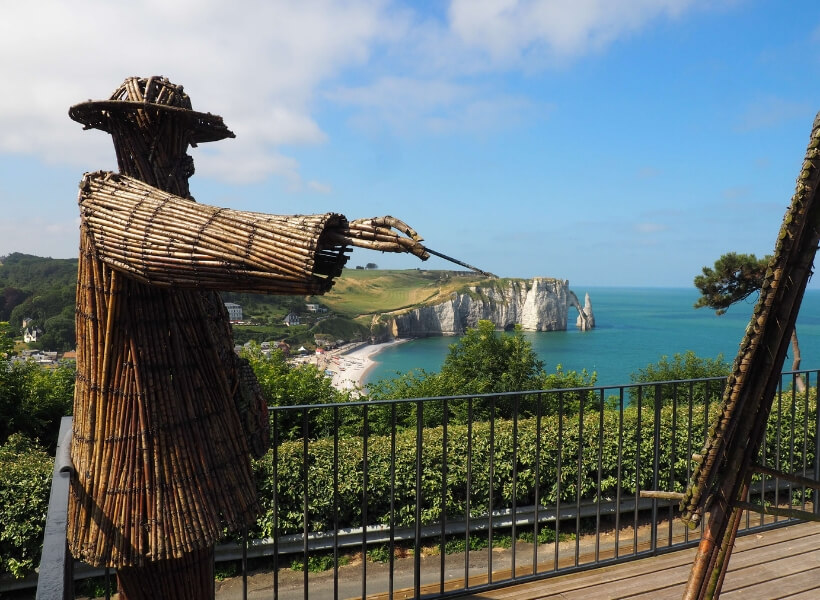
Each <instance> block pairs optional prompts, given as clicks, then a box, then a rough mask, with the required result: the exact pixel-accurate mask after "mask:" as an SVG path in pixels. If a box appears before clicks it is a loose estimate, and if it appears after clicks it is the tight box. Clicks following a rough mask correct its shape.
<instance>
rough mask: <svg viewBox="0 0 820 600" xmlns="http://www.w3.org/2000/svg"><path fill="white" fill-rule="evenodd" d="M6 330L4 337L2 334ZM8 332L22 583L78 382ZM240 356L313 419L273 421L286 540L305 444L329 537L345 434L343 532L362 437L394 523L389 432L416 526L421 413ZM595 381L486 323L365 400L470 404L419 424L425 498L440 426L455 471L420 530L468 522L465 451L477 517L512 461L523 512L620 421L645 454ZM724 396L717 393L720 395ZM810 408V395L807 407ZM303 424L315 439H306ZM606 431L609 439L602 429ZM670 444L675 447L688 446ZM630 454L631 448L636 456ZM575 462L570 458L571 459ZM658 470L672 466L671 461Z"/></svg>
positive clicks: (572, 482)
mask: <svg viewBox="0 0 820 600" xmlns="http://www.w3.org/2000/svg"><path fill="white" fill-rule="evenodd" d="M8 329H9V328H8V326H5V330H6V331H7V330H8ZM2 330H3V328H0V340H2V341H0V357H2V358H0V377H2V382H0V412H1V413H2V417H3V419H2V423H3V425H4V429H3V430H2V434H1V435H0V473H2V475H1V476H0V502H1V503H0V513H2V514H0V523H2V525H0V552H2V562H0V566H2V571H4V572H7V573H11V574H13V575H15V576H22V575H24V574H25V573H27V572H29V571H30V570H31V568H32V567H33V566H34V565H36V564H37V561H38V560H39V558H38V552H39V545H40V544H41V543H42V535H43V527H44V523H45V506H46V504H47V501H48V490H49V486H50V477H51V468H52V464H53V459H52V458H51V457H52V456H53V453H54V446H55V445H56V434H57V424H58V422H59V417H61V416H63V415H64V414H70V412H71V399H72V395H73V382H74V372H73V368H72V367H71V366H69V365H66V366H62V367H59V368H58V369H54V370H44V369H40V368H38V367H35V366H34V365H27V364H25V363H23V364H21V365H19V366H18V365H15V366H12V365H11V364H10V362H9V360H8V359H9V356H10V354H11V353H12V352H13V350H11V346H10V344H9V341H8V340H9V339H10V338H9V337H8V335H3V334H2ZM245 356H246V357H247V358H248V360H249V361H250V363H251V365H252V367H253V369H254V371H255V372H256V375H257V378H258V379H259V382H260V385H261V387H262V390H263V392H264V394H265V395H266V397H267V399H268V402H269V403H270V405H272V406H296V405H306V406H310V407H311V408H310V409H303V410H299V411H276V412H277V414H276V415H275V416H274V423H275V425H276V428H275V436H276V441H277V447H276V456H277V465H278V474H277V477H278V479H279V484H278V488H279V490H280V495H279V503H280V504H279V511H280V512H279V523H280V528H279V533H287V532H291V531H293V528H294V527H296V526H297V525H296V523H297V520H298V519H299V517H297V515H300V514H301V512H300V511H301V506H302V504H301V503H302V502H303V497H302V495H301V494H302V490H301V487H300V486H301V485H302V482H303V481H304V479H303V478H304V473H303V472H302V471H301V467H300V466H299V465H300V463H301V456H302V455H301V453H302V452H303V449H304V442H303V441H302V440H303V439H304V438H305V437H307V438H308V442H307V444H308V453H309V455H310V464H311V465H312V466H311V473H310V486H311V491H310V494H311V503H310V507H309V512H310V515H311V518H312V519H314V520H313V521H312V523H311V529H313V530H318V529H319V528H322V527H325V526H327V522H326V521H327V515H328V514H329V513H328V512H327V510H326V509H327V506H326V504H327V502H328V497H327V494H329V493H330V492H329V491H328V490H331V489H332V487H331V485H330V483H329V481H330V480H329V479H328V478H330V477H332V476H333V469H332V468H331V467H332V464H331V463H329V462H328V461H330V460H331V459H332V458H331V457H332V447H333V435H334V432H337V431H338V433H339V438H338V445H339V452H340V456H341V457H346V458H344V460H341V461H340V464H339V465H337V474H338V477H339V480H340V481H342V480H344V484H343V494H342V497H341V498H340V502H342V505H341V506H340V510H343V512H342V514H343V515H346V517H345V518H346V519H348V521H350V520H353V521H354V522H355V519H356V517H357V514H358V513H357V511H359V510H360V509H361V497H362V496H361V494H362V492H363V491H364V487H363V486H364V483H363V481H364V479H363V478H362V477H363V474H362V471H361V470H362V462H361V460H360V457H361V452H362V447H363V446H362V445H363V443H364V440H365V438H366V439H367V444H368V465H369V466H368V476H367V481H368V483H367V492H368V495H369V497H370V498H371V499H373V502H374V505H373V507H368V511H369V512H368V514H369V515H370V518H371V519H372V520H373V522H376V521H379V522H383V521H384V519H386V518H387V516H386V513H385V510H386V509H385V506H383V505H382V504H380V502H381V500H379V498H383V497H385V496H384V486H385V485H387V483H386V482H388V481H389V473H390V468H391V467H390V445H391V440H392V433H391V432H392V431H393V427H394V424H395V431H396V433H395V440H396V448H397V450H396V452H397V454H396V457H395V475H396V482H397V486H398V487H399V488H400V489H401V491H400V493H399V494H398V496H397V504H396V511H397V513H396V514H398V515H400V518H401V519H402V522H409V521H408V519H410V518H411V515H412V514H414V512H413V511H414V509H413V506H414V503H415V502H416V499H415V496H414V494H412V493H411V492H410V491H408V490H412V489H413V481H415V470H414V469H415V464H416V463H415V461H416V456H415V452H416V450H415V439H416V435H417V424H418V422H417V416H418V411H419V410H420V406H421V403H420V402H419V401H404V402H401V403H398V404H395V405H386V404H382V403H378V402H352V401H353V400H354V399H355V398H354V397H353V396H352V395H351V393H350V392H348V391H341V390H338V389H335V388H333V387H332V386H331V385H330V382H329V380H328V378H327V377H325V375H324V373H322V372H321V371H320V370H319V369H317V368H316V367H315V366H314V365H310V364H301V365H296V366H293V365H290V364H288V362H287V361H286V360H285V357H284V355H282V354H281V353H280V352H276V351H274V352H272V353H271V354H270V355H269V356H266V355H263V354H262V352H261V350H260V348H259V347H257V346H255V345H251V346H250V348H249V349H248V350H246V352H245ZM719 372H720V364H718V363H715V362H714V361H711V360H708V359H707V360H701V359H698V358H697V357H696V356H694V355H691V356H690V355H685V356H678V355H676V356H674V357H673V358H671V359H667V358H665V357H664V358H662V359H661V361H659V362H658V363H657V364H654V365H647V367H646V368H645V369H642V370H641V371H640V372H639V373H636V374H633V380H634V381H651V380H653V378H656V377H657V378H661V379H664V380H665V379H667V378H672V377H674V378H677V377H688V376H698V377H700V376H704V375H708V374H718V373H719ZM594 383H595V376H594V374H588V373H586V372H580V373H578V372H573V371H570V372H565V371H563V370H562V369H561V368H560V367H558V368H557V369H556V371H555V372H554V373H546V372H545V371H544V369H543V364H542V363H541V361H540V360H538V358H537V356H536V355H535V354H534V353H533V351H532V348H531V347H530V345H529V342H528V341H527V340H526V338H524V337H523V336H522V335H521V332H520V331H512V332H498V331H494V330H493V328H492V327H491V325H489V324H485V323H482V324H480V326H479V327H478V328H476V329H474V330H470V331H469V332H468V334H467V335H466V336H464V337H463V338H461V339H460V340H459V341H457V342H455V343H454V344H453V345H452V346H451V349H450V353H449V354H448V356H447V359H446V360H445V363H444V364H443V366H442V369H441V371H439V372H435V373H425V372H423V371H417V372H411V373H407V374H397V376H396V377H395V378H392V379H388V380H385V381H380V382H375V383H374V384H372V385H371V386H369V389H368V391H369V393H370V395H369V396H368V397H369V398H370V399H371V400H375V399H377V398H378V399H387V398H410V397H413V396H416V397H418V396H419V395H424V396H442V395H445V396H447V395H450V396H452V395H459V394H465V393H466V394H469V395H470V396H468V397H466V398H461V399H452V400H450V401H449V402H448V404H447V407H446V409H445V408H444V404H443V403H442V402H441V401H435V402H432V401H428V402H426V403H424V408H423V410H422V414H421V422H422V425H423V428H422V437H423V453H422V457H421V460H422V469H423V477H424V480H425V481H426V482H427V483H425V485H426V486H427V487H429V497H430V498H437V497H439V496H438V494H439V493H440V489H441V486H442V485H443V484H442V482H441V476H440V473H441V471H440V468H441V460H442V451H443V450H442V449H443V448H444V445H443V440H444V429H443V425H442V423H443V422H445V421H446V422H447V440H448V441H447V445H446V448H447V461H448V464H449V465H451V467H449V468H448V479H447V489H448V494H447V498H448V501H447V505H446V506H445V507H444V508H441V507H439V506H437V505H436V506H434V505H433V504H432V503H431V504H430V506H427V505H425V506H424V508H423V512H422V514H423V520H424V522H425V523H431V522H434V521H435V520H436V519H437V518H438V517H439V516H440V515H441V514H442V513H441V511H442V510H444V511H445V512H446V513H447V514H448V515H451V514H463V511H464V510H465V502H466V494H467V489H466V487H465V486H466V480H465V479H464V477H465V476H466V475H465V470H464V469H463V468H462V467H463V466H464V464H465V461H466V460H467V458H466V454H465V453H466V451H467V444H468V439H469V440H471V441H469V445H470V446H471V448H472V450H471V452H472V455H471V459H470V460H471V461H472V465H473V466H472V467H471V468H472V469H473V475H472V477H473V479H472V484H471V488H470V489H471V490H472V494H473V495H472V496H471V499H470V503H471V511H481V510H483V508H482V507H484V508H486V506H487V505H488V503H489V502H490V497H491V496H490V495H491V494H492V498H493V503H494V505H495V506H499V505H501V503H504V502H508V501H509V500H510V494H511V493H512V492H511V491H510V489H509V486H505V485H504V482H505V478H507V475H508V474H509V472H510V469H512V468H513V464H514V463H513V456H516V458H515V461H517V462H515V464H516V465H517V467H516V468H517V470H518V473H519V478H520V479H519V481H520V484H519V486H518V489H517V491H516V492H515V493H516V498H517V501H518V502H520V503H523V502H530V501H532V499H533V494H534V493H535V489H536V487H535V486H536V483H538V485H540V486H546V487H543V489H544V490H549V489H551V490H553V491H546V492H539V493H541V494H542V496H541V497H542V501H547V500H549V501H553V500H555V498H557V497H558V496H556V495H555V494H556V493H557V491H555V490H557V489H558V488H557V487H555V485H556V481H558V479H555V481H553V482H552V484H549V482H550V481H551V479H550V478H559V477H560V482H561V484H560V489H561V490H562V492H561V494H562V496H561V497H562V498H563V497H569V496H568V495H570V494H574V489H576V486H577V485H578V483H577V482H578V481H579V479H578V476H577V475H578V471H577V465H578V462H577V452H578V448H579V444H580V445H581V446H582V447H583V444H582V443H581V440H583V439H584V438H585V437H588V436H590V435H593V436H599V435H601V436H603V438H604V439H605V440H607V443H609V442H611V441H613V440H616V439H617V437H618V436H617V423H618V420H619V419H620V418H622V419H623V422H624V427H625V428H626V429H627V430H629V431H630V432H631V433H628V436H629V439H628V440H627V441H626V442H625V444H626V445H625V446H623V450H622V451H624V452H632V451H637V449H638V446H637V445H638V444H647V443H649V441H648V440H646V439H643V438H641V439H640V440H639V439H638V437H636V434H635V433H634V431H633V430H634V429H636V428H638V427H639V424H640V427H641V428H643V430H644V431H648V430H649V429H648V428H651V427H652V424H651V419H652V418H653V417H652V414H653V412H654V411H652V410H647V406H648V405H647V404H646V403H644V404H643V405H642V406H643V408H640V406H639V404H638V403H634V402H629V401H628V402H627V404H626V405H625V406H623V407H621V406H620V405H619V403H618V401H617V399H611V398H610V399H604V400H605V401H603V402H602V401H601V398H600V397H599V396H598V395H596V394H594V393H593V392H592V390H591V389H590V388H591V386H593V385H594ZM719 388H720V386H719V385H717V384H714V382H713V390H719ZM539 389H561V390H565V391H562V392H561V393H549V394H544V393H529V394H528V393H526V390H539ZM490 392H501V393H505V394H508V395H506V396H501V397H495V399H492V397H491V398H488V397H486V396H482V394H485V393H490ZM516 392H523V393H520V394H517V393H516ZM666 393H667V392H664V394H666ZM668 393H669V397H668V398H665V399H664V403H663V408H662V412H661V416H662V423H663V424H664V425H663V426H664V427H666V426H667V425H666V424H668V423H669V422H670V419H673V418H677V419H678V424H679V426H680V419H681V418H682V417H681V416H680V415H678V416H677V417H674V416H673V413H674V410H675V409H674V403H675V392H674V390H672V389H671V388H670V389H669V391H668ZM812 393H813V392H812ZM704 399H705V400H708V401H709V403H710V406H712V405H714V406H716V405H717V398H714V397H712V396H709V397H708V399H707V398H706V397H705V396H704ZM814 401H815V399H814V396H813V395H812V397H811V399H810V402H811V403H813V402H814ZM794 402H795V406H796V411H794V412H793V418H794V419H797V420H796V421H795V422H799V419H802V418H803V412H804V411H805V410H806V409H805V408H801V407H804V406H805V400H804V399H803V398H802V397H801V396H800V395H798V396H796V397H795V398H794ZM329 404H334V406H337V407H339V408H336V409H335V410H334V409H331V408H330V407H328V406H327V405H329ZM393 406H395V408H392V407H393ZM579 411H582V414H583V417H582V419H581V420H579V419H577V418H567V415H577V414H578V413H579ZM801 411H802V412H801ZM784 414H785V413H784ZM789 414H792V413H789ZM445 415H446V418H445ZM704 418H705V416H704V414H703V411H696V414H695V415H694V416H693V417H692V419H693V421H692V423H691V426H692V427H695V428H701V427H703V426H704V423H702V422H701V420H703V419H704ZM790 418H791V417H790ZM562 419H563V421H562ZM647 419H650V421H647ZM699 419H700V420H699ZM305 425H307V430H305V429H304V428H305ZM601 426H603V429H600V427H601ZM490 428H492V431H493V434H492V436H493V439H494V442H493V445H492V447H490V445H489V442H488V440H489V439H490V433H489V431H490ZM559 431H560V436H559V433H558V432H559ZM539 432H540V433H539ZM664 432H665V433H662V435H670V436H671V435H672V433H671V430H670V431H669V432H668V433H666V430H664ZM675 435H679V434H675ZM516 436H517V437H516ZM533 436H541V439H542V443H541V444H540V445H539V448H540V450H539V451H538V452H537V453H535V452H534V451H530V450H528V451H526V452H521V453H518V454H516V453H517V450H516V449H515V446H516V440H518V441H519V442H521V441H522V440H525V439H530V438H532V437H533ZM559 439H560V440H561V441H560V444H561V453H562V456H563V458H562V460H563V464H562V467H561V470H560V473H558V471H556V470H555V469H556V468H557V463H556V459H557V455H556V453H557V449H556V448H555V447H553V445H554V444H555V443H557V440H559ZM530 441H531V440H530ZM613 443H614V442H613ZM675 443H680V440H678V441H676V442H675ZM629 444H636V446H635V447H634V448H633V449H631V450H630V449H629V448H630V446H629ZM524 446H531V444H524ZM522 447H523V446H522ZM532 447H534V446H532ZM811 447H813V446H811ZM606 448H607V450H606V454H605V456H604V457H603V463H602V465H603V471H602V474H603V479H602V485H603V488H602V490H605V491H607V492H608V493H609V492H611V490H612V489H613V488H612V486H614V485H617V477H616V475H617V473H615V472H614V471H613V469H615V466H614V465H615V461H616V458H615V453H616V452H617V449H616V448H615V447H614V446H612V447H610V446H607V447H606ZM642 451H645V450H642ZM573 453H575V454H573ZM571 456H575V458H574V459H570V457H571ZM357 457H358V458H357ZM594 460H597V459H595V458H594V457H591V456H587V453H586V452H583V463H582V464H581V468H582V469H583V470H584V471H583V472H587V470H588V469H589V468H591V466H590V465H591V463H590V464H587V461H594ZM662 460H671V457H668V458H667V459H662ZM272 461H273V454H272V453H268V454H267V455H266V456H265V457H263V458H262V459H261V460H259V461H257V463H256V477H257V483H258V486H259V490H260V496H261V498H262V500H263V503H265V511H266V512H265V514H263V515H262V516H261V517H260V519H259V520H258V522H257V525H256V527H255V529H254V531H253V532H252V533H253V535H256V536H267V535H270V534H271V533H272V531H273V529H272V528H273V520H272V512H271V511H272V506H271V505H270V502H271V498H272V494H271V490H272V487H271V486H272V485H273V480H272V466H273V463H272ZM488 461H492V462H493V469H494V472H495V476H494V479H493V481H492V482H490V481H489V480H487V481H484V480H483V479H482V478H486V477H487V472H488V471H487V469H488V468H489V467H488V465H489V462H488ZM536 462H537V463H538V465H539V473H540V475H539V476H538V480H537V481H536V479H535V474H534V471H533V467H534V465H535V464H536ZM662 464H664V465H665V463H662ZM664 468H666V467H664ZM642 469H650V465H649V464H648V463H647V464H645V465H644V466H643V467H642ZM505 473H506V474H507V475H505ZM622 475H623V474H622ZM640 477H641V479H640V481H641V482H642V481H644V479H645V478H646V477H649V471H648V470H647V473H644V472H643V470H642V471H641V475H640ZM633 479H634V477H633ZM482 481H484V483H483V484H481V482H482ZM283 484H284V485H283ZM479 484H480V485H479ZM581 485H582V486H584V487H583V490H582V491H583V492H584V493H586V492H589V491H590V489H591V488H590V489H587V488H589V486H590V485H592V484H590V483H589V482H588V481H587V480H586V479H582V481H581ZM679 485H683V482H677V483H676V486H678V487H679ZM539 489H541V488H539ZM630 489H631V488H630ZM676 489H677V487H676ZM425 490H426V491H425V497H428V490H427V488H425ZM479 490H481V491H479ZM475 494H478V495H475ZM565 495H566V496H565ZM476 514H478V513H476ZM299 527H301V525H299Z"/></svg>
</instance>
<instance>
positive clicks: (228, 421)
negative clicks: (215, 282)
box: [68, 226, 258, 566]
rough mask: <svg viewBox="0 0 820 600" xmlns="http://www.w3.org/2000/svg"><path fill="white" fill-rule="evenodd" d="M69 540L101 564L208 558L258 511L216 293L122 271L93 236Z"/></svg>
mask: <svg viewBox="0 0 820 600" xmlns="http://www.w3.org/2000/svg"><path fill="white" fill-rule="evenodd" d="M76 324H77V385H76V391H75V400H74V438H73V443H72V459H73V461H74V466H75V469H76V475H75V476H74V477H73V478H72V487H71V496H70V501H69V523H68V541H69V548H70V550H71V552H72V554H73V555H74V556H75V557H77V558H81V559H83V560H85V561H87V562H88V563H90V564H92V565H103V564H106V565H110V566H136V565H139V564H142V563H143V562H144V561H146V560H150V561H155V560H161V559H165V558H172V557H179V556H181V555H182V554H183V553H184V552H190V551H192V550H194V549H200V548H206V547H208V546H210V545H212V544H213V543H214V542H215V541H216V540H217V539H218V538H219V537H220V536H221V535H222V533H223V531H224V528H226V527H227V528H229V529H232V530H233V529H237V528H240V527H242V526H243V525H244V524H246V523H249V522H252V520H253V518H254V517H255V515H256V513H257V509H258V507H257V501H256V495H255V486H254V483H253V477H252V472H251V467H250V458H249V449H248V441H247V439H245V436H244V434H243V431H242V426H241V424H240V420H239V416H238V414H237V411H236V407H235V405H234V400H233V394H234V391H235V389H236V385H237V382H238V378H237V373H236V369H235V362H234V361H233V360H232V358H233V356H232V352H233V349H232V347H231V343H232V342H231V336H230V326H229V323H228V317H227V313H226V311H225V309H224V306H223V305H222V302H221V301H220V299H219V296H218V295H217V294H216V292H210V291H198V290H184V289H175V288H160V287H155V286H150V285H146V284H143V283H140V282H139V281H136V280H135V279H132V278H128V277H127V276H125V275H123V274H121V273H118V272H115V271H113V270H112V269H111V268H109V267H108V266H106V265H105V264H103V263H102V261H100V260H99V259H98V258H97V257H96V254H95V248H94V240H93V238H92V236H91V235H90V234H89V232H88V231H87V230H86V228H85V226H83V228H82V231H81V248H80V261H79V273H78V287H77V317H76Z"/></svg>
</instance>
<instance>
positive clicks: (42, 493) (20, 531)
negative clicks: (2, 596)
mask: <svg viewBox="0 0 820 600" xmlns="http://www.w3.org/2000/svg"><path fill="white" fill-rule="evenodd" d="M53 468H54V459H53V458H51V457H50V456H49V455H48V454H47V453H46V452H45V451H44V450H43V449H41V448H39V447H38V446H37V445H36V444H35V443H33V442H32V441H31V440H29V439H27V438H26V437H24V436H23V435H20V434H14V435H12V436H10V437H9V438H8V440H7V441H6V443H5V444H3V445H2V446H0V573H11V574H12V575H13V576H14V577H24V576H25V575H27V574H28V573H29V572H30V571H31V570H33V569H34V567H35V566H37V565H38V564H39V562H40V550H41V546H42V543H43V532H44V529H45V523H46V513H47V512H48V496H49V490H50V489H51V473H52V470H53Z"/></svg>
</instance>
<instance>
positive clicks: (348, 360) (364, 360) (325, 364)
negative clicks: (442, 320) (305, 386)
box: [308, 339, 407, 390]
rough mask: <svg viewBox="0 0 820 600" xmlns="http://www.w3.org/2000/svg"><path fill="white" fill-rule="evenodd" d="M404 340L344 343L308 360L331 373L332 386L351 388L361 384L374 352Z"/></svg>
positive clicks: (372, 363) (370, 365)
mask: <svg viewBox="0 0 820 600" xmlns="http://www.w3.org/2000/svg"><path fill="white" fill-rule="evenodd" d="M406 341H407V340H406V339H399V340H393V341H390V342H384V343H382V344H366V343H360V344H346V345H345V346H342V347H341V348H337V349H335V350H330V351H328V352H324V353H323V354H319V355H313V356H311V357H310V358H309V359H308V360H309V361H310V362H312V363H313V364H315V365H316V366H318V367H319V368H320V369H322V370H324V371H330V372H331V373H332V385H333V387H335V388H337V389H340V390H352V389H356V388H358V387H361V386H362V381H363V380H364V377H365V375H367V372H368V371H369V370H370V369H371V368H373V366H374V365H375V363H374V361H373V357H374V356H375V355H376V354H378V353H379V352H381V351H382V350H384V349H385V348H389V347H391V346H395V345H397V344H401V343H402V342H406Z"/></svg>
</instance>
